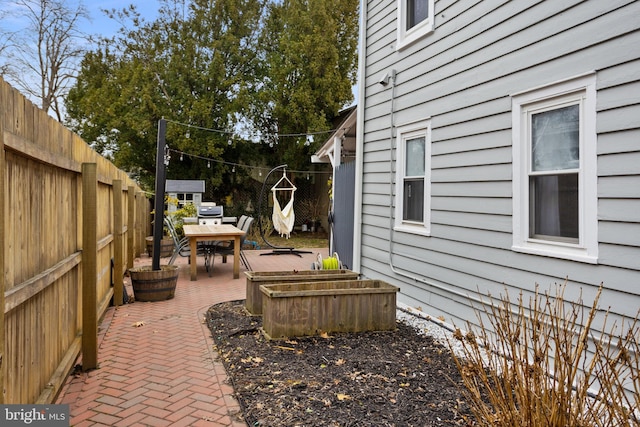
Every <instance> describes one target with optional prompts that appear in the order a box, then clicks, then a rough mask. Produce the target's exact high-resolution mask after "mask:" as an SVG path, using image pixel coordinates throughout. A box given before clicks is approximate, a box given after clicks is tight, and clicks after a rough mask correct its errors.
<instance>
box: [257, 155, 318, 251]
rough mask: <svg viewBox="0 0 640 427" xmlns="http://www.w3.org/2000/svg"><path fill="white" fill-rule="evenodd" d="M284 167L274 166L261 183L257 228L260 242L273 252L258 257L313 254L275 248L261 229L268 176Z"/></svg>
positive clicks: (289, 248) (283, 247)
mask: <svg viewBox="0 0 640 427" xmlns="http://www.w3.org/2000/svg"><path fill="white" fill-rule="evenodd" d="M286 167H287V165H280V166H276V167H275V168H273V169H271V170H270V171H269V173H268V174H267V176H266V177H265V179H264V182H263V183H262V189H261V190H260V198H259V199H258V228H259V229H260V237H262V240H263V241H264V242H265V243H266V244H267V246H269V247H270V248H272V249H273V250H272V251H271V252H265V253H261V254H260V255H297V256H299V257H302V255H300V254H311V253H313V252H311V251H301V250H299V249H296V248H292V247H286V246H275V245H273V244H271V243H269V241H268V240H267V238H266V237H265V235H264V230H263V228H262V198H263V197H264V189H265V187H266V185H267V181H268V180H269V176H271V174H272V173H273V172H275V171H277V170H278V169H284V168H286Z"/></svg>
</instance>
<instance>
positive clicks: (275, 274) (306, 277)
mask: <svg viewBox="0 0 640 427" xmlns="http://www.w3.org/2000/svg"><path fill="white" fill-rule="evenodd" d="M244 274H245V275H246V276H247V292H246V295H247V299H246V301H245V304H244V306H245V308H246V309H247V311H248V312H249V313H250V314H252V315H254V316H259V315H261V314H262V292H260V286H261V285H272V284H284V283H295V282H325V281H330V280H355V279H357V278H358V277H359V274H358V273H354V272H353V271H351V270H300V271H297V270H291V271H262V272H261V271H245V273H244Z"/></svg>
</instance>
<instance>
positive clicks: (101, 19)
mask: <svg viewBox="0 0 640 427" xmlns="http://www.w3.org/2000/svg"><path fill="white" fill-rule="evenodd" d="M64 1H65V2H66V4H67V5H68V6H69V7H70V8H72V9H75V7H76V6H77V5H78V4H79V3H80V2H81V3H82V4H84V6H85V7H86V9H87V10H88V11H89V15H90V20H82V21H81V22H80V30H81V31H82V32H83V33H86V34H91V35H101V36H105V37H108V36H112V35H114V34H116V33H117V31H118V29H119V28H120V24H119V23H118V22H116V21H115V20H113V19H109V18H108V17H107V16H105V14H104V13H102V12H101V10H102V9H108V10H111V9H116V10H122V9H124V8H128V7H129V5H130V4H134V5H135V6H136V8H137V9H138V11H139V12H140V13H141V15H142V16H143V17H144V18H145V20H148V21H149V20H153V18H154V17H155V16H156V15H157V12H158V8H159V7H160V2H159V1H158V0H64ZM15 7H16V6H15V4H14V1H12V0H0V12H12V11H13V10H12V9H14V8H15ZM0 25H1V26H2V28H3V29H5V30H19V29H22V28H25V27H26V26H27V22H26V21H20V20H17V19H16V18H10V17H8V16H3V18H2V22H1V23H0Z"/></svg>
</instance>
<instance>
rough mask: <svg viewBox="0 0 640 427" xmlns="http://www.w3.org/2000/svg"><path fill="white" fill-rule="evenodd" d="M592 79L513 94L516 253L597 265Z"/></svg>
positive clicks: (572, 80) (581, 78)
mask: <svg viewBox="0 0 640 427" xmlns="http://www.w3.org/2000/svg"><path fill="white" fill-rule="evenodd" d="M595 96H596V92H595V75H594V74H589V75H587V76H580V77H577V78H574V79H571V80H566V81H562V82H559V83H555V84H552V85H549V86H546V87H542V88H537V89H533V90H530V91H527V92H522V93H519V94H517V95H514V96H513V98H512V107H513V111H512V119H513V135H512V140H513V153H514V162H513V215H514V228H513V231H514V234H513V236H514V238H513V249H514V250H516V251H520V252H527V253H535V254H539V255H546V256H553V257H559V258H566V259H572V260H578V261H584V262H591V263H595V262H597V253H598V243H597V225H598V221H597V190H596V185H597V172H596V128H595V118H596V111H595Z"/></svg>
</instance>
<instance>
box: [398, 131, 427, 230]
mask: <svg viewBox="0 0 640 427" xmlns="http://www.w3.org/2000/svg"><path fill="white" fill-rule="evenodd" d="M397 130H398V137H397V156H396V206H395V229H396V230H402V231H408V232H412V233H420V234H428V233H429V232H430V220H431V208H430V199H431V196H430V193H431V121H430V120H429V119H426V120H421V121H417V122H413V123H409V124H406V125H402V126H399V127H398V129H397Z"/></svg>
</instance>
